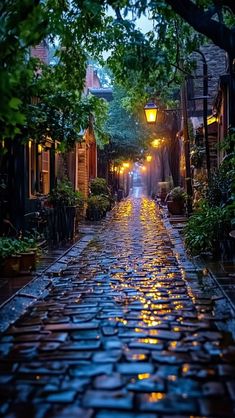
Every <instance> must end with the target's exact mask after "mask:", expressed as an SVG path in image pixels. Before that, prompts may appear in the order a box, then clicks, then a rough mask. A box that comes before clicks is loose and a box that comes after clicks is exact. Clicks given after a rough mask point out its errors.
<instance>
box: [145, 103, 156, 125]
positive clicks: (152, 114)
mask: <svg viewBox="0 0 235 418" xmlns="http://www.w3.org/2000/svg"><path fill="white" fill-rule="evenodd" d="M157 111H158V107H157V105H155V103H147V104H146V105H145V106H144V112H145V117H146V120H147V122H148V123H155V122H156V119H157Z"/></svg>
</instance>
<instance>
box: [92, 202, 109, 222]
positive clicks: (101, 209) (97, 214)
mask: <svg viewBox="0 0 235 418" xmlns="http://www.w3.org/2000/svg"><path fill="white" fill-rule="evenodd" d="M109 206H110V201H109V199H108V198H107V197H105V196H90V197H89V198H88V199H87V219H89V220H99V219H101V218H102V217H103V216H104V215H105V214H106V212H107V210H108V209H109Z"/></svg>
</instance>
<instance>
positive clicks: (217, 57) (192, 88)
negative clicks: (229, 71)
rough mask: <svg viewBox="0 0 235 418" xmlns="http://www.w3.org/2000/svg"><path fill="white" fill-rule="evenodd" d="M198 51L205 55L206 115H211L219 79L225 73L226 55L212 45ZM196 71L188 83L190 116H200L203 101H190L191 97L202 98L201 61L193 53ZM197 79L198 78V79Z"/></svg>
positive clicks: (198, 55)
mask: <svg viewBox="0 0 235 418" xmlns="http://www.w3.org/2000/svg"><path fill="white" fill-rule="evenodd" d="M200 50H201V51H202V53H203V54H204V55H205V59H206V62H207V67H208V94H209V96H210V98H209V99H208V114H211V113H212V107H213V103H214V100H215V97H216V95H217V92H218V82H219V77H220V76H221V75H222V74H225V72H226V53H225V51H223V50H222V49H220V48H219V47H217V46H216V45H214V44H208V45H203V46H202V47H201V48H200ZM192 58H193V59H194V60H195V63H196V69H195V71H194V76H196V77H197V78H194V79H192V80H191V81H189V85H188V99H189V100H188V105H189V113H190V116H202V110H203V100H202V99H199V100H190V98H192V97H198V96H200V97H201V96H203V77H202V76H203V59H202V57H201V56H200V54H199V53H196V52H195V53H193V54H192ZM198 77H199V78H198Z"/></svg>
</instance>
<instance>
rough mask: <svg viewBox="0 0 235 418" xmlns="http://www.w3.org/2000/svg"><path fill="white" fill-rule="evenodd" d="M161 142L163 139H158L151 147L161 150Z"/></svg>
mask: <svg viewBox="0 0 235 418" xmlns="http://www.w3.org/2000/svg"><path fill="white" fill-rule="evenodd" d="M161 142H162V141H161V139H160V138H157V139H154V140H153V141H152V142H151V145H152V147H153V148H159V147H160V145H161Z"/></svg>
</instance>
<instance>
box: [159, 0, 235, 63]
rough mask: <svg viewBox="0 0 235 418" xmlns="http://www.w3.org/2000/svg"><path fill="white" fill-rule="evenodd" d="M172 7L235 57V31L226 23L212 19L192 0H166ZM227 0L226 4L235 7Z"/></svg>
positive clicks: (196, 28)
mask: <svg viewBox="0 0 235 418" xmlns="http://www.w3.org/2000/svg"><path fill="white" fill-rule="evenodd" d="M165 1H166V3H167V4H169V6H171V7H172V9H173V10H174V11H175V12H176V13H177V14H178V15H179V16H181V17H182V18H183V19H184V20H185V21H186V22H187V23H188V24H189V25H190V26H192V27H193V28H194V29H195V30H196V31H197V32H199V33H201V34H203V35H205V36H207V37H208V38H209V39H211V40H212V41H213V42H214V43H215V44H216V45H217V46H219V47H220V48H222V49H224V50H225V51H226V52H228V54H229V55H230V56H232V57H235V32H234V31H233V30H232V29H229V28H228V27H227V26H226V25H225V24H224V23H222V22H217V21H216V20H213V19H211V17H210V14H208V12H207V11H205V10H204V9H202V8H201V7H199V6H197V5H196V4H195V3H193V2H192V1H191V0H165ZM228 3H229V4H230V3H231V2H230V1H228V0H227V1H225V2H224V5H225V6H228V7H230V9H231V10H232V9H235V6H233V5H231V4H230V6H229V4H228Z"/></svg>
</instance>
